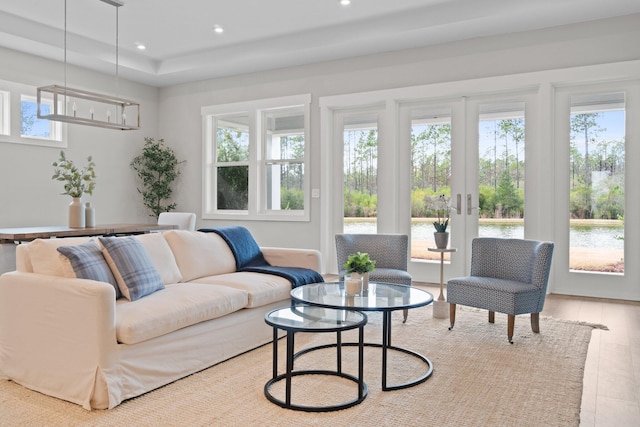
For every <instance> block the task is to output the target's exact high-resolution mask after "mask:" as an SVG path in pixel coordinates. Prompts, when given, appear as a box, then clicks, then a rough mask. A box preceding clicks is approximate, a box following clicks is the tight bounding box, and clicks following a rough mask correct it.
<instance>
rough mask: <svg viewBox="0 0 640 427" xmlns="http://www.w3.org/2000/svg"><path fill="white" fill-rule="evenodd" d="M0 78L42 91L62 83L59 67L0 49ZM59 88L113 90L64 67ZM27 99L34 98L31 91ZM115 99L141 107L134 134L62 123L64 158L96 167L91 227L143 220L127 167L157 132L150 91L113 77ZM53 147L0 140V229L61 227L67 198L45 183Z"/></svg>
mask: <svg viewBox="0 0 640 427" xmlns="http://www.w3.org/2000/svg"><path fill="white" fill-rule="evenodd" d="M0 64H2V66H0V80H8V81H13V82H17V83H22V84H27V85H32V86H44V85H50V84H64V67H63V65H62V64H61V63H58V62H55V61H49V60H45V59H41V58H37V57H34V56H30V55H25V54H22V53H19V52H16V51H12V50H7V49H0ZM67 85H68V86H70V87H73V88H80V89H86V90H91V91H94V92H101V93H106V94H114V93H115V86H116V85H115V76H114V75H111V76H109V75H103V74H98V73H95V72H92V71H87V70H80V69H77V68H74V67H71V66H68V71H67ZM33 95H34V96H35V90H34V93H33ZM118 95H119V96H121V97H124V98H128V99H133V100H136V101H138V102H140V103H141V110H140V111H141V115H142V117H141V124H142V129H141V130H136V131H126V132H125V131H117V130H110V129H103V128H97V127H89V126H79V125H68V148H66V149H65V153H66V155H67V157H68V158H70V159H72V160H74V162H76V163H78V165H80V166H83V165H85V164H86V158H87V156H89V155H91V156H93V160H94V161H95V163H96V174H97V175H98V177H97V180H96V188H95V191H94V193H93V196H88V195H84V196H83V198H82V199H83V201H90V202H92V204H93V205H94V207H95V210H96V221H97V223H99V224H113V223H121V222H151V221H153V220H152V219H151V218H149V217H148V216H147V213H146V212H145V211H144V209H143V206H142V202H141V198H140V196H139V195H138V193H137V190H136V181H135V175H134V173H133V171H132V170H131V168H130V167H129V163H130V162H131V159H132V158H133V157H134V156H135V155H137V154H138V152H139V151H140V149H141V148H142V146H143V145H144V137H145V136H152V137H155V136H156V135H157V131H158V89H157V88H154V87H150V86H144V85H140V84H135V83H131V82H127V81H123V80H122V79H120V81H119V84H118ZM59 152H60V149H58V148H50V147H42V146H34V145H20V144H11V143H5V142H0V159H1V160H0V228H6V227H22V226H37V225H65V224H67V218H68V209H67V206H68V205H69V203H70V202H71V198H70V197H69V196H62V195H60V193H61V192H62V191H63V189H62V183H61V182H59V181H52V180H51V176H52V174H53V167H52V166H51V163H52V162H53V161H55V160H57V159H58V156H59Z"/></svg>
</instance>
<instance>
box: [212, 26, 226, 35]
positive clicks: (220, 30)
mask: <svg viewBox="0 0 640 427" xmlns="http://www.w3.org/2000/svg"><path fill="white" fill-rule="evenodd" d="M213 31H214V32H215V33H217V34H222V33H224V28H222V27H221V26H220V25H216V26H214V27H213Z"/></svg>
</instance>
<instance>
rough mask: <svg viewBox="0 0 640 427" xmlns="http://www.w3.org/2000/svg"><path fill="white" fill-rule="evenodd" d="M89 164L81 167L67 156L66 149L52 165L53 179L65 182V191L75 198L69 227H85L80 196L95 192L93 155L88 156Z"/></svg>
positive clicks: (70, 213)
mask: <svg viewBox="0 0 640 427" xmlns="http://www.w3.org/2000/svg"><path fill="white" fill-rule="evenodd" d="M87 162H88V164H87V165H86V166H85V167H84V168H82V169H80V168H78V167H77V166H76V165H75V164H74V163H73V160H69V159H67V158H66V156H65V154H64V151H60V158H59V159H58V161H57V162H53V163H52V164H51V165H52V166H53V167H54V170H53V176H52V177H51V179H54V180H56V181H62V182H63V183H64V192H63V193H61V194H65V195H69V196H71V197H72V198H73V200H72V202H71V204H70V205H69V227H72V228H84V227H85V207H84V205H83V204H82V200H80V198H81V197H82V195H83V194H84V193H87V194H89V195H92V194H93V189H94V188H95V186H96V172H95V170H94V167H95V163H94V162H93V160H92V158H91V156H89V157H87Z"/></svg>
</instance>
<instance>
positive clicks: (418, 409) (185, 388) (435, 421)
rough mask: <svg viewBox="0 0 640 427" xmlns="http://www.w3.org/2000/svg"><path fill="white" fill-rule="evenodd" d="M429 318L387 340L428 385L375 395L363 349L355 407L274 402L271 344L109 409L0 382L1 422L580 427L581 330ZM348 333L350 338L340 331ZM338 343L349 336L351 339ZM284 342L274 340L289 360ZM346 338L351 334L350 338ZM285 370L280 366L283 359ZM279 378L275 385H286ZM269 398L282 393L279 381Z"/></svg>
mask: <svg viewBox="0 0 640 427" xmlns="http://www.w3.org/2000/svg"><path fill="white" fill-rule="evenodd" d="M380 322H381V316H380V315H379V313H369V324H368V325H367V326H366V328H365V331H366V334H365V337H366V339H367V340H368V341H370V342H379V341H380V336H381V329H380ZM447 326H448V320H447V319H433V317H432V309H431V307H430V306H428V307H421V308H418V309H413V310H411V311H410V312H409V319H408V321H407V323H406V324H402V322H401V313H400V312H397V313H394V316H393V344H394V345H397V346H402V347H406V348H409V349H412V350H414V351H418V352H420V353H422V354H423V355H425V356H427V357H428V358H429V359H430V360H431V361H432V362H433V364H434V367H435V368H434V373H433V375H432V377H431V378H430V379H428V380H427V381H426V382H424V383H422V384H420V385H418V386H415V387H412V388H407V389H403V390H396V391H388V392H383V391H381V380H380V372H381V357H380V349H379V348H375V347H369V348H366V349H365V381H366V383H367V385H368V388H369V394H368V396H367V398H366V399H365V400H364V402H362V403H361V404H359V405H356V406H354V407H352V408H349V409H345V410H341V411H336V412H325V413H308V412H299V411H292V410H287V409H283V408H280V407H279V406H277V405H274V404H273V403H271V402H269V401H268V400H267V399H266V398H265V396H264V394H263V387H264V384H265V382H266V381H267V380H269V379H270V376H271V371H272V347H271V345H270V344H269V345H265V346H262V347H260V348H258V349H255V350H253V351H251V352H248V353H245V354H243V355H241V356H238V357H236V358H233V359H231V360H228V361H226V362H224V363H221V364H219V365H216V366H214V367H211V368H209V369H206V370H204V371H202V372H199V373H197V374H194V375H191V376H189V377H187V378H184V379H181V380H179V381H176V382H174V383H172V384H169V385H167V386H165V387H162V388H160V389H157V390H155V391H152V392H150V393H147V394H145V395H143V396H140V397H138V398H135V399H130V400H128V401H125V402H123V403H122V404H120V405H119V406H117V407H116V408H114V409H112V410H94V411H86V410H84V409H82V408H81V407H80V406H78V405H75V404H71V403H67V402H64V401H61V400H58V399H55V398H52V397H49V396H45V395H42V394H39V393H36V392H33V391H30V390H28V389H26V388H24V387H22V386H20V385H17V384H15V383H13V382H11V381H0V425H2V426H154V427H157V426H296V427H299V426H315V425H318V426H325V425H355V426H369V425H382V426H536V427H538V426H577V425H578V424H579V421H580V402H581V396H582V378H583V371H584V365H585V359H586V354H587V347H588V344H589V340H590V338H591V332H592V329H593V327H594V326H595V325H584V324H578V323H570V322H566V321H560V320H554V319H549V318H541V319H540V330H541V333H540V334H533V333H532V332H531V328H530V325H529V321H528V316H521V317H519V318H517V319H516V328H515V336H514V344H513V345H511V344H509V343H508V342H507V337H506V330H507V325H506V316H504V315H500V314H496V323H495V324H489V323H488V322H487V314H486V312H480V311H476V310H473V309H469V308H464V307H462V308H459V311H458V316H457V319H456V326H455V328H454V330H452V331H449V330H447ZM345 335H346V334H345ZM345 338H349V337H348V336H346V337H345ZM333 339H335V334H297V335H296V350H298V349H300V348H304V347H307V346H309V345H313V344H318V343H326V342H329V341H331V340H333ZM284 341H285V340H280V342H279V349H280V350H279V351H280V356H281V357H280V358H281V359H284V354H285V353H284V348H285V347H284V344H285V343H284ZM345 341H346V339H345ZM343 359H344V362H343V364H344V365H343V369H344V370H345V371H347V372H350V373H354V374H355V373H356V372H357V370H356V368H355V366H356V365H355V364H354V362H355V359H356V349H355V348H351V347H348V348H346V349H345V350H344V352H343ZM388 363H389V367H388V369H389V379H388V381H389V384H397V383H399V382H404V381H406V380H408V379H411V378H415V377H416V376H417V375H419V374H421V373H422V372H424V370H425V367H424V365H422V364H420V363H418V362H417V361H416V360H415V359H413V358H410V357H408V356H405V355H404V354H403V353H399V352H393V353H392V354H391V355H390V359H389V362H388ZM280 365H281V372H283V371H284V363H283V360H281V363H280ZM295 367H296V369H302V368H325V369H330V368H332V367H335V349H326V350H320V351H315V352H311V353H308V354H306V355H304V356H302V357H300V358H299V359H298V360H297V361H296V365H295ZM281 383H282V382H281ZM281 383H278V384H276V385H274V386H273V388H272V390H273V393H274V394H275V395H277V396H281V397H282V398H283V397H284V393H283V388H284V387H283V386H282V385H281ZM355 395H356V386H355V385H354V384H353V383H351V382H349V381H346V380H343V379H340V378H338V377H326V376H318V375H310V376H300V377H295V379H294V382H293V392H292V399H293V402H294V403H297V404H310V405H313V404H315V405H326V404H331V403H339V402H341V401H347V400H351V399H353V398H354V397H355Z"/></svg>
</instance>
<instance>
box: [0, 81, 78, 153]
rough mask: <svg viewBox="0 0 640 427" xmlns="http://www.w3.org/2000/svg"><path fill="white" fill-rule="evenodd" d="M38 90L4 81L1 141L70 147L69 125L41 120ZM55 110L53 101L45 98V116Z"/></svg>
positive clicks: (0, 83)
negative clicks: (68, 139) (68, 141)
mask: <svg viewBox="0 0 640 427" xmlns="http://www.w3.org/2000/svg"><path fill="white" fill-rule="evenodd" d="M36 89H37V88H36V87H35V86H28V85H23V84H20V83H14V82H9V81H4V80H0V142H9V143H13V144H27V145H42V146H45V147H58V148H66V147H67V140H66V126H64V125H63V124H62V123H61V122H54V121H50V120H46V119H39V118H38V115H37V99H36ZM52 108H53V99H46V98H44V99H42V109H43V110H42V113H43V114H48V113H49V111H51V109H52Z"/></svg>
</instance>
